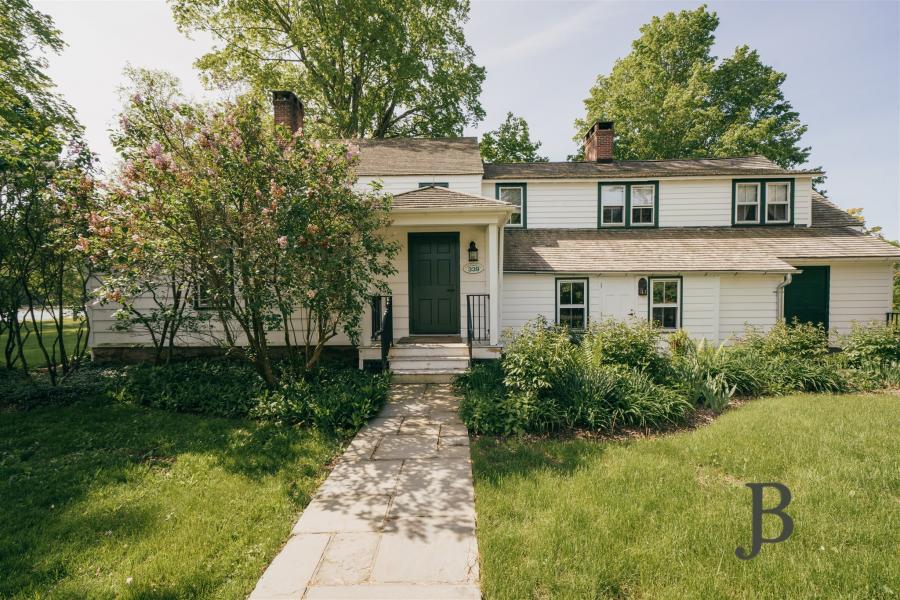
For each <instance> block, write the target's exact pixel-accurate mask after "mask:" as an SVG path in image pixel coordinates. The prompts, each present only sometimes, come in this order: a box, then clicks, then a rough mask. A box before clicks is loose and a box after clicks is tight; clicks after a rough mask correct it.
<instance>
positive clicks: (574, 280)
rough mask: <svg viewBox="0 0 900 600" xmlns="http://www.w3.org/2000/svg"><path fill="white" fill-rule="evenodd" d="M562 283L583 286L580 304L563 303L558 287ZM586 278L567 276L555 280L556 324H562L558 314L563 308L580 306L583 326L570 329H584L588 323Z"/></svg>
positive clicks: (559, 287) (560, 286)
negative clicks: (582, 297) (582, 299)
mask: <svg viewBox="0 0 900 600" xmlns="http://www.w3.org/2000/svg"><path fill="white" fill-rule="evenodd" d="M564 283H580V284H582V285H583V286H584V302H582V303H581V304H563V303H562V297H561V294H560V289H561V288H562V284H564ZM588 288H589V285H588V279H587V278H586V277H569V278H563V279H557V280H556V324H557V325H562V321H561V320H560V314H561V312H562V309H563V308H570V309H571V308H580V309H582V310H583V311H584V327H582V328H580V329H574V328H573V329H572V331H584V330H585V329H587V325H588Z"/></svg>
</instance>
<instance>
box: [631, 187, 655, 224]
mask: <svg viewBox="0 0 900 600" xmlns="http://www.w3.org/2000/svg"><path fill="white" fill-rule="evenodd" d="M634 188H650V205H649V206H643V205H637V206H635V204H634ZM628 197H629V199H630V202H629V204H630V206H629V207H628V210H629V211H631V214H630V215H628V216H629V221H630V223H631V226H632V227H653V224H654V223H656V186H655V185H654V184H652V183H632V184H631V191H630V192H629V194H628ZM635 208H642V209H647V208H649V209H650V222H649V223H635V222H634V209H635Z"/></svg>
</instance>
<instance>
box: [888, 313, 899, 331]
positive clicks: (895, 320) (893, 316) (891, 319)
mask: <svg viewBox="0 0 900 600" xmlns="http://www.w3.org/2000/svg"><path fill="white" fill-rule="evenodd" d="M885 316H886V319H885V321H886V322H887V324H888V326H890V327H897V328H900V312H889V313H885Z"/></svg>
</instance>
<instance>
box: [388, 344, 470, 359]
mask: <svg viewBox="0 0 900 600" xmlns="http://www.w3.org/2000/svg"><path fill="white" fill-rule="evenodd" d="M391 356H403V357H406V356H465V357H466V358H468V356H469V347H468V346H466V345H465V344H400V345H396V346H394V347H392V348H391Z"/></svg>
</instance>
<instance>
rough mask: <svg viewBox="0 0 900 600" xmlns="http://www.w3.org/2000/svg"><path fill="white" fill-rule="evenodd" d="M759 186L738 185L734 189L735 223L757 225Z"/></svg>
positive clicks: (752, 184) (749, 184)
mask: <svg viewBox="0 0 900 600" xmlns="http://www.w3.org/2000/svg"><path fill="white" fill-rule="evenodd" d="M759 204H760V194H759V184H758V183H755V182H754V183H738V184H737V185H736V187H735V200H734V210H735V219H734V222H735V223H740V224H742V225H744V224H747V223H759Z"/></svg>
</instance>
